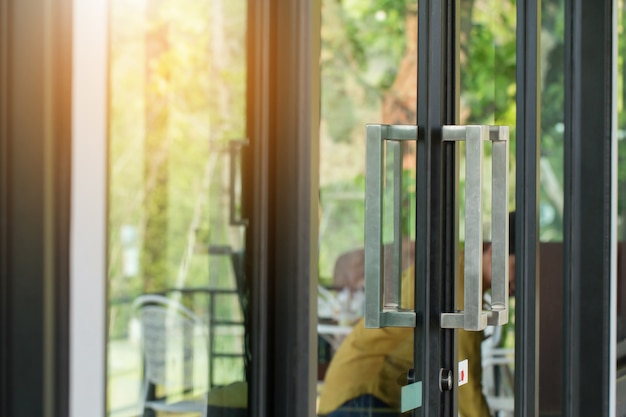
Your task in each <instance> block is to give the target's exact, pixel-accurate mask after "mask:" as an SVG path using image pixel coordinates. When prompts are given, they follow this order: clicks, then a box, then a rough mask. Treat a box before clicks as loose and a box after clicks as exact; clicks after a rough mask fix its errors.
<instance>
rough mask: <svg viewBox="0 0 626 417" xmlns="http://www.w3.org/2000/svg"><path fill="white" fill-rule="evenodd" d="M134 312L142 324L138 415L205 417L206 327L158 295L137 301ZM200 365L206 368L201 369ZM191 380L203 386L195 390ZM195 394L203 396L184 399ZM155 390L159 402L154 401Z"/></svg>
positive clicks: (176, 304)
mask: <svg viewBox="0 0 626 417" xmlns="http://www.w3.org/2000/svg"><path fill="white" fill-rule="evenodd" d="M133 311H134V312H135V315H136V317H137V318H138V319H139V322H140V323H141V335H142V338H141V347H142V353H143V357H144V381H143V387H142V390H141V393H142V397H141V399H140V404H139V415H142V416H147V415H154V413H155V412H157V411H160V412H167V413H198V414H199V415H201V416H202V417H206V413H207V399H206V390H207V385H208V384H207V381H208V354H207V340H208V338H207V330H206V324H205V323H204V322H203V321H202V320H201V319H200V318H199V317H197V316H196V315H195V314H194V313H193V312H192V311H191V310H189V309H187V308H185V307H184V306H183V305H181V304H180V303H179V302H177V301H175V300H173V299H170V298H167V297H165V296H161V295H142V296H140V297H138V298H137V299H136V300H135V302H134V303H133ZM194 359H195V360H196V361H197V363H194ZM203 363H205V364H207V365H206V368H204V369H203V367H202V364H203ZM194 372H195V373H196V375H194ZM194 379H195V380H201V381H202V383H200V384H194ZM198 388H201V389H202V390H203V392H202V396H201V398H200V399H187V398H189V397H192V396H193V395H195V394H197V389H198ZM157 389H159V394H160V395H159V397H160V398H155V397H156V396H155V392H156V391H157ZM161 393H162V394H163V395H161ZM150 410H153V411H150Z"/></svg>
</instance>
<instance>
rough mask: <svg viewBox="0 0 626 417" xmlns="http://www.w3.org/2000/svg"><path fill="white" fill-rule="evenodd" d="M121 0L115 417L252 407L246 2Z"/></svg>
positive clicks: (116, 81)
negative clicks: (244, 216) (244, 181)
mask: <svg viewBox="0 0 626 417" xmlns="http://www.w3.org/2000/svg"><path fill="white" fill-rule="evenodd" d="M110 3H111V24H110V33H111V37H110V39H111V49H110V108H109V114H110V124H109V131H110V135H109V161H110V163H109V248H108V258H109V271H108V297H109V298H108V300H109V311H108V317H109V323H108V325H109V326H108V345H107V346H108V381H107V382H108V383H107V388H108V407H107V415H109V416H119V417H122V416H135V415H138V413H139V414H140V415H155V414H154V412H149V409H150V403H149V402H147V400H155V401H163V402H167V403H171V402H175V401H178V400H181V399H192V400H194V402H195V403H194V404H193V407H194V408H195V409H196V410H198V411H199V410H202V409H205V408H206V407H207V404H210V405H211V406H212V407H226V406H228V407H238V408H245V407H246V388H247V387H246V383H245V375H246V369H245V367H246V363H247V359H248V356H247V353H246V352H247V349H246V346H245V340H246V338H245V335H246V329H245V325H244V321H245V320H244V311H245V310H246V305H245V303H246V297H245V291H246V290H245V288H244V284H243V283H244V280H243V277H242V270H243V268H242V265H243V264H242V262H243V256H244V254H243V248H244V226H242V225H240V224H234V223H231V219H235V220H236V219H238V218H239V194H240V184H239V178H238V177H237V176H232V175H231V172H230V167H231V164H234V166H235V167H236V168H237V169H236V170H235V173H236V172H237V170H238V169H239V165H240V159H239V156H238V155H239V151H240V149H241V147H242V146H245V143H246V141H245V140H244V139H245V138H244V134H245V128H246V117H245V106H246V101H245V97H246V91H245V86H246V60H245V57H246V42H245V40H246V15H247V11H246V7H247V1H246V0H231V1H224V0H210V1H208V0H207V1H195V0H194V1H192V0H182V1H181V0H176V1H173V0H135V1H125V0H112V1H111V2H110ZM232 198H234V201H232V200H231V199H232ZM232 211H234V213H232ZM146 295H150V296H149V297H146ZM144 408H145V410H147V411H146V414H144Z"/></svg>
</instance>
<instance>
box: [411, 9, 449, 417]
mask: <svg viewBox="0 0 626 417" xmlns="http://www.w3.org/2000/svg"><path fill="white" fill-rule="evenodd" d="M458 10H459V1H458V0H454V1H449V2H447V1H439V0H419V1H418V62H419V65H418V76H417V85H418V91H419V94H418V98H417V125H418V126H419V129H418V137H417V161H416V179H417V187H416V203H417V207H416V210H417V211H416V223H417V224H416V234H415V236H416V240H415V311H416V327H415V358H414V364H415V379H416V381H422V392H423V394H422V398H423V399H422V406H421V407H419V408H417V409H416V410H414V412H413V415H414V416H415V417H417V416H424V417H426V416H433V415H441V416H446V415H450V416H451V415H453V414H454V413H456V410H457V404H456V398H457V396H456V391H457V390H456V388H453V389H451V390H448V391H443V392H441V391H440V388H439V387H440V383H439V379H440V373H441V371H442V369H444V370H448V371H452V373H453V375H456V368H457V367H456V350H455V346H456V343H455V340H456V339H455V334H456V331H455V330H453V329H441V328H440V321H439V320H440V317H441V313H443V312H450V311H454V307H455V299H454V291H455V284H454V283H455V273H456V267H455V265H456V264H457V238H458V233H457V224H458V222H457V218H458V202H457V201H456V199H457V197H456V196H457V189H458V182H457V179H456V178H457V176H456V172H457V168H458V159H457V155H456V150H455V145H454V143H444V142H443V140H442V126H443V125H452V124H457V122H458V95H459V92H458V87H459V76H458V74H459V73H458V66H457V60H458V56H459V54H458V28H459V16H458V13H457V11H458ZM453 379H455V378H454V377H453ZM454 385H456V383H455V384H454Z"/></svg>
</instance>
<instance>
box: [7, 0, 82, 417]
mask: <svg viewBox="0 0 626 417" xmlns="http://www.w3.org/2000/svg"><path fill="white" fill-rule="evenodd" d="M50 3H51V2H46V1H42V0H34V1H30V2H20V1H10V0H0V91H2V93H1V94H0V415H3V416H13V417H27V416H29V417H39V416H41V417H43V416H46V415H58V416H67V415H68V414H69V357H70V351H69V337H70V334H69V304H70V289H69V269H70V257H69V250H70V246H69V236H70V227H69V223H70V196H71V193H70V167H71V97H72V94H71V91H72V90H71V79H72V78H71V68H72V48H71V45H72V35H71V28H72V2H71V1H69V0H56V1H54V2H52V4H50Z"/></svg>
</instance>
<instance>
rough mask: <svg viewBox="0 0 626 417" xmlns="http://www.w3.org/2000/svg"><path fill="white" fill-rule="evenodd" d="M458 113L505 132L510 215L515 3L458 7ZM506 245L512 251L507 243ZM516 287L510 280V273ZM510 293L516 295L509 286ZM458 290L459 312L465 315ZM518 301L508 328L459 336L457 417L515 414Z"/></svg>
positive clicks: (487, 173) (486, 171)
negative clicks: (463, 370) (461, 373)
mask: <svg viewBox="0 0 626 417" xmlns="http://www.w3.org/2000/svg"><path fill="white" fill-rule="evenodd" d="M460 6H461V14H460V19H461V27H460V82H461V86H460V114H459V122H460V124H463V125H469V124H479V125H499V126H508V127H509V135H510V136H509V137H510V143H509V189H508V195H509V201H508V208H509V211H514V209H515V185H516V181H515V172H516V169H515V143H516V140H515V139H516V137H515V133H516V131H515V129H516V101H515V100H516V29H517V27H516V6H515V2H514V1H496V0H476V1H472V2H461V3H460ZM483 151H484V161H483V183H482V196H483V201H482V205H483V207H482V212H483V215H482V228H483V241H484V243H483V255H482V256H483V264H484V265H490V257H489V256H490V253H491V252H490V241H491V215H492V207H491V204H492V185H491V184H492V148H491V146H490V144H485V145H484V147H483ZM459 154H460V199H459V205H460V211H461V215H460V218H459V238H460V241H461V247H462V248H463V247H464V245H465V230H464V229H465V222H464V213H465V192H464V190H465V168H466V159H465V144H464V143H460V144H459ZM510 246H513V245H511V243H510ZM487 270H488V271H490V268H485V267H483V291H484V297H483V299H484V303H485V304H489V302H490V299H491V298H490V292H491V289H490V274H488V273H486V272H485V271H487ZM510 277H511V279H512V280H513V277H514V275H513V274H510ZM510 287H511V291H512V292H513V291H514V284H513V281H512V282H511V285H510ZM461 298H462V290H461V289H460V288H459V289H458V290H457V306H458V308H461V309H462V308H463V304H462V302H461ZM514 315H515V298H514V297H512V298H511V299H510V300H509V323H508V324H506V325H504V326H502V327H493V326H488V327H487V328H486V329H485V330H484V331H483V332H469V331H468V332H466V331H464V330H459V333H458V352H459V356H458V360H459V361H463V360H466V359H467V360H468V374H469V377H468V382H467V383H466V384H464V385H463V386H461V387H459V413H460V414H461V415H487V414H489V415H503V416H508V415H512V410H513V404H514V396H513V395H514V394H513V380H514V363H515V354H514V347H515V340H514V336H515V327H514V326H515V323H514Z"/></svg>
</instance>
